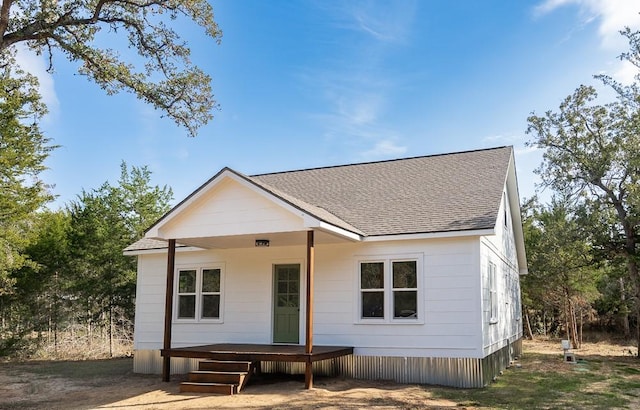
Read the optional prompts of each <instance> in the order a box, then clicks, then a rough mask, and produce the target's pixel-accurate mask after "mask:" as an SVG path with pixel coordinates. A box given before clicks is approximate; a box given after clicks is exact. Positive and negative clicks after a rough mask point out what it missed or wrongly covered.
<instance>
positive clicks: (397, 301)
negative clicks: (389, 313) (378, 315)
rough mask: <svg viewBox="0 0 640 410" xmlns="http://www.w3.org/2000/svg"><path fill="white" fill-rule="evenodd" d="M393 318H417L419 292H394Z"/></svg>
mask: <svg viewBox="0 0 640 410" xmlns="http://www.w3.org/2000/svg"><path fill="white" fill-rule="evenodd" d="M393 317H394V318H417V317H418V292H416V291H415V290H412V291H398V292H393Z"/></svg>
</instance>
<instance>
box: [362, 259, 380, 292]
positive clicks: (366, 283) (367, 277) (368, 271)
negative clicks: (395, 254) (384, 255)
mask: <svg viewBox="0 0 640 410" xmlns="http://www.w3.org/2000/svg"><path fill="white" fill-rule="evenodd" d="M360 284H361V289H382V288H384V264H383V263H382V262H367V263H361V264H360Z"/></svg>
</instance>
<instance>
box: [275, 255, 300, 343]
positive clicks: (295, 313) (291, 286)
mask: <svg viewBox="0 0 640 410" xmlns="http://www.w3.org/2000/svg"><path fill="white" fill-rule="evenodd" d="M273 278H274V286H273V288H274V295H273V296H274V298H273V300H274V303H273V309H274V310H273V342H274V343H296V344H297V343H298V342H299V338H298V337H299V334H300V331H299V330H300V265H275V266H274V269H273Z"/></svg>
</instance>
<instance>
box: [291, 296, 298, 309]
mask: <svg viewBox="0 0 640 410" xmlns="http://www.w3.org/2000/svg"><path fill="white" fill-rule="evenodd" d="M289 307H298V295H289Z"/></svg>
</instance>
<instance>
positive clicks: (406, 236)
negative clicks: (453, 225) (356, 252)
mask: <svg viewBox="0 0 640 410" xmlns="http://www.w3.org/2000/svg"><path fill="white" fill-rule="evenodd" d="M495 233H496V232H495V229H494V228H483V229H468V230H461V231H440V232H417V233H401V234H390V235H372V236H367V237H364V238H362V241H363V242H382V241H406V240H416V239H440V238H460V237H470V236H486V235H495Z"/></svg>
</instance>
